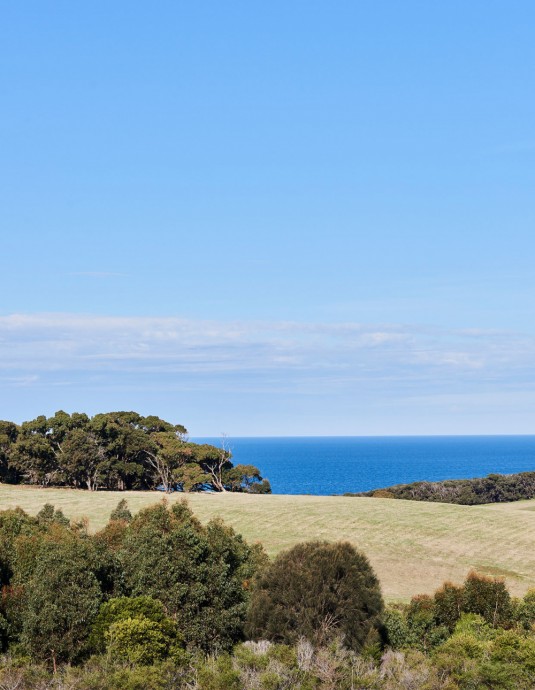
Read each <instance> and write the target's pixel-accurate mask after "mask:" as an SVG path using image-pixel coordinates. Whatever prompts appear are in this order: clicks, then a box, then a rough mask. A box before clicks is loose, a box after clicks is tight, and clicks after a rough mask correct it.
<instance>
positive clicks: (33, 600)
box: [21, 527, 102, 670]
mask: <svg viewBox="0 0 535 690" xmlns="http://www.w3.org/2000/svg"><path fill="white" fill-rule="evenodd" d="M56 529H58V530H59V531H58V532H56V533H55V535H54V533H53V532H51V535H50V536H49V537H48V538H45V539H43V541H42V542H41V545H40V548H39V550H38V553H37V558H36V559H35V567H34V569H33V572H32V574H31V577H30V578H29V580H27V581H26V582H25V583H24V596H23V609H22V616H21V618H22V634H21V640H22V642H23V644H24V645H25V646H26V648H27V649H28V651H29V652H30V654H31V655H32V656H33V657H34V658H36V659H39V660H48V661H51V662H52V665H53V667H54V670H55V669H56V665H57V662H58V661H75V660H76V659H77V658H78V657H79V656H80V655H81V654H82V653H83V652H84V651H85V648H86V642H87V637H88V635H89V631H90V625H91V622H92V620H93V618H94V617H95V616H96V614H97V612H98V609H99V605H100V602H101V598H102V594H101V589H100V586H99V582H98V580H97V578H96V576H95V574H94V572H93V571H92V569H91V563H92V561H93V554H92V553H91V546H90V542H89V541H88V540H87V538H84V537H82V536H77V535H76V534H75V533H73V532H72V531H70V530H67V529H60V528H59V527H57V528H56Z"/></svg>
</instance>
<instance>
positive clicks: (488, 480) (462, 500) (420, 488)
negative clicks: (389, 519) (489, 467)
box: [345, 472, 535, 505]
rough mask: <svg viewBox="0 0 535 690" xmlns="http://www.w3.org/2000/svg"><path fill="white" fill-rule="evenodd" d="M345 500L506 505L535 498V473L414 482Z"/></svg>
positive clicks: (350, 494) (359, 494) (366, 492)
mask: <svg viewBox="0 0 535 690" xmlns="http://www.w3.org/2000/svg"><path fill="white" fill-rule="evenodd" d="M345 495H346V496H371V497H373V498H403V499H405V500H408V501H433V502H435V503H457V504H460V505H479V504H482V503H507V502H510V501H521V500H525V499H531V498H535V472H520V473H519V474H489V475H488V477H481V478H476V479H448V480H446V481H442V482H414V483H413V484H397V485H396V486H389V487H387V488H385V489H374V490H373V491H364V492H361V493H348V494H345Z"/></svg>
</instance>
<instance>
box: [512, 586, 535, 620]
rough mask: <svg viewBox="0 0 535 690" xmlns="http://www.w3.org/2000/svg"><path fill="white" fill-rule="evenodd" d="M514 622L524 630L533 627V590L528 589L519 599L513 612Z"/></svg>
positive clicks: (534, 618)
mask: <svg viewBox="0 0 535 690" xmlns="http://www.w3.org/2000/svg"><path fill="white" fill-rule="evenodd" d="M515 620H516V621H517V622H518V623H520V625H522V626H523V627H524V628H525V629H526V630H531V629H533V626H535V589H530V590H529V591H528V592H527V594H526V595H525V597H524V598H523V599H521V600H520V601H519V602H518V604H517V606H516V610H515Z"/></svg>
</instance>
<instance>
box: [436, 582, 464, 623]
mask: <svg viewBox="0 0 535 690" xmlns="http://www.w3.org/2000/svg"><path fill="white" fill-rule="evenodd" d="M463 601H464V589H463V587H459V586H457V585H454V584H452V583H451V582H445V583H444V584H443V585H442V587H441V588H440V589H437V591H436V592H435V595H434V610H435V619H436V621H437V623H438V624H439V625H444V626H445V627H446V628H447V629H448V630H449V631H450V632H452V631H453V629H454V628H455V625H456V623H457V621H458V620H459V618H460V617H461V613H462V610H463Z"/></svg>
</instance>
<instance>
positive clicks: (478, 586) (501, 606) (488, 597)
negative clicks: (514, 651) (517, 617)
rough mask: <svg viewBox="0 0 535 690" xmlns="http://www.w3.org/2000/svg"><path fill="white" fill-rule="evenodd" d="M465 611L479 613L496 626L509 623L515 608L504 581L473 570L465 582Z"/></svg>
mask: <svg viewBox="0 0 535 690" xmlns="http://www.w3.org/2000/svg"><path fill="white" fill-rule="evenodd" d="M463 611H465V612H467V613H477V614H479V615H480V616H482V617H483V618H484V619H485V620H486V621H487V622H488V623H490V624H491V625H493V626H494V627H496V626H498V625H504V624H506V623H508V622H509V621H510V620H511V618H512V614H513V609H512V604H511V597H510V595H509V592H508V591H507V588H506V586H505V583H504V581H503V580H499V579H498V578H491V577H486V576H485V575H480V574H479V573H476V572H471V573H470V574H469V575H468V577H467V578H466V580H465V583H464V594H463Z"/></svg>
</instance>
